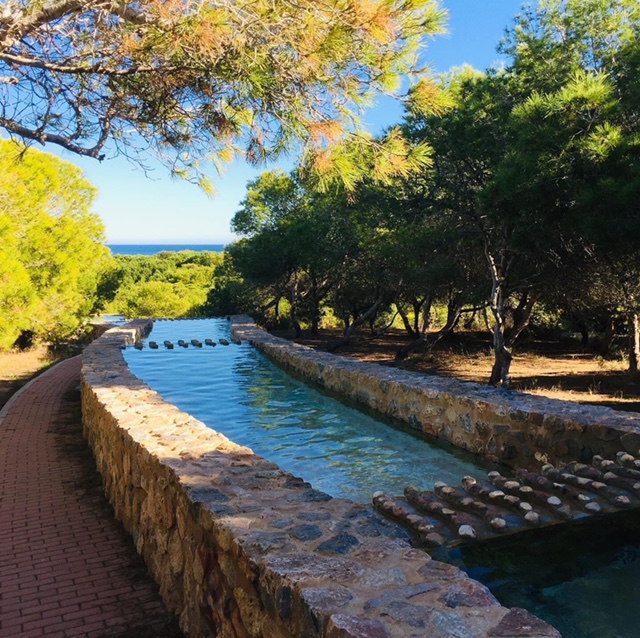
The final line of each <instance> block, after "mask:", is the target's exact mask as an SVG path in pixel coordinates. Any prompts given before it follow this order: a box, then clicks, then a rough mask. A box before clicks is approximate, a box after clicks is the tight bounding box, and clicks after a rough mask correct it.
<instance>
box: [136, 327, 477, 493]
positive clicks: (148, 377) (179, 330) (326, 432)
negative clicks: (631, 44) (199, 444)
mask: <svg viewBox="0 0 640 638" xmlns="http://www.w3.org/2000/svg"><path fill="white" fill-rule="evenodd" d="M152 338H153V339H154V340H155V341H158V342H159V343H162V342H163V341H164V340H165V339H168V340H171V341H174V342H176V341H177V340H178V339H184V340H185V341H189V340H190V339H192V338H197V339H199V340H200V341H204V339H205V338H212V339H214V340H216V341H217V340H218V339H220V338H226V339H229V323H228V322H227V321H224V320H205V321H203V320H199V321H198V320H194V321H179V322H165V321H162V322H156V324H155V327H154V330H153V336H152ZM125 358H126V359H127V362H128V364H129V367H130V368H131V370H132V371H133V372H134V374H136V375H137V376H138V377H140V378H141V379H143V380H144V381H145V382H146V383H148V384H149V385H150V386H151V387H152V388H153V389H154V390H156V391H158V392H159V393H160V394H161V395H162V396H163V397H164V398H165V399H166V400H167V401H170V402H171V403H173V404H175V405H177V406H178V407H179V408H181V409H182V410H185V411H186V412H189V413H190V414H192V415H193V416H194V417H196V418H197V419H199V420H201V421H203V422H204V423H206V424H208V425H209V426H210V427H212V428H214V429H216V430H218V431H220V432H222V433H223V434H225V435H226V436H228V437H229V438H230V439H232V440H233V441H235V442H236V443H239V444H240V445H246V446H248V447H250V448H251V449H253V450H254V452H256V453H257V454H259V455H260V456H263V457H265V458H267V459H269V460H271V461H273V462H275V463H277V464H278V465H279V466H280V467H282V468H283V469H285V470H287V471H289V472H291V473H293V474H295V475H297V476H301V477H302V478H304V479H305V480H306V481H309V482H310V483H311V484H312V485H313V486H314V487H316V488H317V489H320V490H322V491H325V492H327V493H329V494H331V495H332V496H336V497H345V498H350V499H352V500H354V501H357V502H361V503H369V502H370V500H371V494H372V493H373V492H374V491H376V490H378V489H383V490H385V491H387V492H388V493H390V494H401V493H402V490H403V489H404V487H405V486H406V485H407V484H410V483H411V484H414V485H417V486H419V487H422V488H423V489H428V488H431V487H433V484H434V483H435V481H438V480H440V481H445V482H449V483H454V484H455V483H459V482H460V479H461V478H462V477H463V476H464V475H468V474H470V475H476V476H478V475H481V474H482V473H483V472H486V471H487V469H489V468H488V466H487V465H486V464H484V463H482V462H481V461H479V460H477V459H475V457H472V456H471V455H468V454H464V453H461V452H459V451H457V450H455V449H451V448H444V447H440V446H436V445H433V444H431V443H430V442H427V441H425V440H422V439H419V438H417V437H415V436H414V435H412V434H410V433H408V432H403V431H400V430H397V429H393V428H391V427H389V425H388V424H386V423H383V422H381V421H379V420H377V419H374V418H372V417H371V416H369V415H367V414H364V413H363V412H360V411H358V410H355V409H353V408H351V407H349V406H347V405H344V404H342V403H341V402H339V401H337V400H335V399H333V398H330V397H327V396H325V395H323V394H321V393H319V392H318V391H316V390H314V389H312V388H310V387H308V386H306V385H304V384H303V383H301V382H299V381H298V380H296V379H294V378H292V377H291V376H289V375H288V374H286V373H285V372H284V371H282V370H280V369H279V368H278V367H276V366H274V365H273V364H271V363H270V362H269V361H267V360H266V359H265V358H264V357H263V356H262V355H261V354H260V353H258V352H257V351H256V350H254V349H253V348H251V347H250V346H249V345H248V344H243V345H241V346H237V345H231V346H220V345H218V346H217V347H215V348H207V347H203V348H202V349H200V348H188V349H183V348H176V349H174V350H164V349H160V350H153V351H152V350H148V349H144V350H142V351H137V350H133V349H128V350H127V351H126V352H125Z"/></svg>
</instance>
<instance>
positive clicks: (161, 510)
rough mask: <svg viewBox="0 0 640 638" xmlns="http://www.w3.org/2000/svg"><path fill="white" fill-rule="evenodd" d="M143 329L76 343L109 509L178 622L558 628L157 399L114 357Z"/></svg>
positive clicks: (467, 633)
mask: <svg viewBox="0 0 640 638" xmlns="http://www.w3.org/2000/svg"><path fill="white" fill-rule="evenodd" d="M245 328H246V329H247V330H248V329H249V327H248V326H247V324H246V322H245ZM149 329H150V324H149V323H145V322H136V323H134V324H131V325H130V326H128V327H125V328H115V329H113V330H110V331H109V332H107V333H106V334H105V335H104V336H103V337H101V338H100V339H98V340H97V341H95V342H94V343H93V344H91V345H90V346H89V347H88V348H87V349H86V350H85V352H84V358H83V381H82V402H83V422H84V432H85V436H86V438H87V440H88V442H89V443H90V445H91V447H92V449H93V452H94V455H95V459H96V463H97V466H98V469H99V470H100V472H101V474H102V476H103V479H104V485H105V491H106V493H107V495H108V497H109V499H110V501H111V503H112V505H113V507H114V509H115V512H116V516H117V517H118V518H119V519H120V520H121V521H122V522H123V524H124V526H125V528H126V529H127V530H128V531H129V532H130V533H131V534H132V536H133V538H134V540H135V543H136V546H137V548H138V551H139V552H140V553H141V554H142V556H143V557H144V559H145V560H146V562H147V565H148V566H149V569H150V571H151V572H152V574H153V575H154V576H155V578H156V580H157V582H158V583H159V585H160V590H161V593H162V596H163V598H164V600H165V602H166V604H167V606H168V608H169V609H171V610H172V611H174V612H175V613H176V614H177V615H179V617H180V622H181V626H182V627H183V629H184V630H185V633H187V634H188V635H189V636H191V637H193V638H200V637H207V636H220V637H222V638H249V637H251V638H412V637H414V638H417V637H420V638H423V637H424V636H430V638H445V637H447V638H451V637H453V636H455V637H458V638H489V637H498V636H502V637H508V636H520V637H537V638H543V637H547V638H548V637H551V636H553V637H558V636H559V634H558V632H557V631H555V630H554V629H553V628H551V627H549V626H548V625H546V624H545V623H543V622H542V621H540V620H538V619H537V618H535V617H533V616H531V615H530V614H528V613H527V612H526V611H523V610H519V609H513V610H508V609H505V608H504V607H502V606H500V604H499V603H498V602H497V601H496V600H495V598H494V597H493V596H492V595H491V594H490V592H489V591H488V590H487V589H486V588H485V587H484V586H483V585H481V584H479V583H477V582H475V581H473V580H471V579H469V578H467V577H466V576H465V575H464V574H463V573H462V572H461V571H459V570H458V569H457V568H455V567H452V566H450V565H446V564H443V563H440V562H438V561H435V560H432V559H431V558H430V557H429V556H428V555H427V554H426V553H424V552H422V551H419V550H416V549H413V548H412V547H411V545H410V544H409V542H408V538H407V537H406V536H405V535H404V534H405V532H404V531H402V530H401V529H400V528H399V527H397V526H395V525H393V524H391V523H389V522H387V521H386V520H385V519H384V518H382V517H380V516H379V515H378V514H376V513H375V512H374V511H373V510H372V508H370V507H366V506H362V505H358V504H355V503H353V502H351V501H348V500H343V499H333V498H331V497H329V496H328V495H326V494H324V493H322V492H319V491H317V490H315V489H313V488H312V487H311V486H310V485H308V484H306V483H304V482H303V481H302V480H301V479H298V478H296V477H293V476H291V475H290V474H287V473H285V472H283V471H282V470H280V469H279V468H278V467H277V466H276V465H274V464H273V463H270V462H268V461H265V460H264V459H262V458H260V457H258V456H256V455H254V454H253V453H252V452H251V450H249V449H247V448H244V447H240V446H238V445H236V444H234V443H233V442H231V441H229V440H228V439H226V438H225V437H224V436H222V435H220V434H218V433H217V432H215V431H214V430H212V429H210V428H207V427H206V426H205V425H204V424H202V423H200V422H199V421H197V420H195V419H193V418H192V417H191V416H189V415H188V414H185V413H183V412H181V411H179V410H178V409H177V408H176V407H174V406H172V405H170V404H167V403H166V402H164V401H163V400H162V398H161V397H160V396H159V395H158V394H156V393H155V392H153V391H151V390H150V389H149V388H148V387H147V386H145V385H144V384H143V383H142V382H141V381H140V380H138V379H137V378H136V377H134V376H133V375H132V374H131V373H130V372H129V370H128V368H127V366H126V363H125V362H124V359H123V357H122V352H121V348H123V347H124V346H125V345H126V344H131V343H133V341H135V340H136V339H139V338H140V337H141V335H143V334H144V333H145V332H148V330H149ZM245 334H248V333H245ZM252 338H257V335H255V334H253V336H252ZM266 343H267V342H266V341H263V345H264V344H266ZM269 343H270V348H271V350H272V351H273V350H274V348H277V347H278V346H277V345H276V344H275V342H271V341H269ZM279 347H281V348H282V352H283V353H284V352H285V351H290V349H291V347H290V346H289V345H285V344H280V346H279ZM323 365H326V364H323ZM392 391H393V388H392V387H389V388H388V389H387V390H386V392H387V393H391V392H392ZM363 392H368V391H366V390H364V388H363ZM400 396H401V397H402V398H400ZM400 396H399V397H398V399H397V402H398V405H399V406H402V405H403V404H404V402H406V401H409V399H408V398H405V396H404V395H400ZM398 409H399V410H400V409H402V408H401V407H399V408H398Z"/></svg>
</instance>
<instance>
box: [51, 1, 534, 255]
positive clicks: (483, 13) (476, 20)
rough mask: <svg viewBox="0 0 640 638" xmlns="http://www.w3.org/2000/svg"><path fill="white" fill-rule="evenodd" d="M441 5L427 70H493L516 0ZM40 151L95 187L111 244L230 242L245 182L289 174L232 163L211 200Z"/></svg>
mask: <svg viewBox="0 0 640 638" xmlns="http://www.w3.org/2000/svg"><path fill="white" fill-rule="evenodd" d="M441 5H442V6H443V7H444V8H445V9H447V11H448V13H449V19H448V23H447V32H448V33H447V34H446V35H441V36H437V37H435V38H434V39H433V40H431V41H430V42H429V44H428V47H427V49H426V51H425V53H424V56H423V57H424V58H425V59H426V60H427V61H428V63H429V65H430V66H431V68H432V70H433V71H434V72H435V73H444V72H446V71H448V70H449V69H450V68H452V67H456V66H461V65H463V64H470V65H472V66H473V67H475V68H476V69H480V70H484V69H486V68H488V67H489V66H492V65H496V64H499V63H500V57H499V55H498V54H497V52H496V46H497V44H498V42H499V41H500V39H501V38H502V36H503V35H504V31H505V28H506V27H507V26H509V25H511V24H512V22H513V18H514V16H515V15H516V14H517V13H518V11H519V9H520V7H521V5H522V0H441ZM401 116H402V109H401V107H400V106H399V105H398V104H397V103H396V102H393V101H392V100H390V99H388V98H383V99H381V100H380V101H379V103H378V104H377V105H374V106H373V107H372V109H371V110H370V111H368V112H367V113H366V114H365V117H364V119H365V121H366V122H367V123H368V125H369V128H370V130H371V131H372V132H373V133H376V132H378V131H380V130H381V129H382V128H384V127H385V126H389V125H392V124H395V123H397V122H399V121H400V119H401ZM44 150H47V151H50V152H53V153H55V154H56V155H58V156H60V157H62V158H64V159H66V160H67V161H70V162H72V163H74V164H76V165H77V166H80V168H82V170H83V171H84V172H85V175H86V177H87V178H88V180H89V181H90V182H91V183H92V184H94V185H95V186H97V187H98V190H99V195H98V197H97V199H96V202H95V203H94V206H93V211H94V212H96V213H97V214H98V215H100V217H101V218H102V221H103V223H104V225H105V228H106V234H107V243H110V244H226V243H229V242H231V241H233V239H234V236H233V234H232V232H231V230H230V221H231V218H232V217H233V215H234V213H235V212H236V211H237V210H238V209H239V208H240V202H241V201H242V200H243V199H244V196H245V193H246V186H247V183H248V182H249V181H250V180H252V179H255V178H256V177H257V176H258V175H259V174H260V173H261V172H263V171H265V170H269V169H273V168H279V167H281V168H283V170H286V171H288V170H291V168H293V164H289V165H286V164H284V165H277V164H272V165H267V166H261V167H259V168H255V167H250V166H248V165H247V164H246V163H244V162H243V161H242V160H237V161H235V162H234V163H233V164H231V165H229V166H228V167H227V169H226V170H225V172H224V174H223V175H221V176H218V175H212V180H213V183H214V186H215V189H216V194H215V196H214V197H213V198H210V197H208V196H207V195H205V194H204V193H203V192H202V191H201V190H200V189H199V188H198V187H197V186H195V185H193V184H190V183H188V182H184V181H182V180H178V179H172V178H171V177H170V176H169V174H168V171H167V169H165V168H163V167H162V166H160V165H157V166H155V167H154V170H153V171H152V172H151V174H150V175H145V173H144V172H143V171H141V170H140V169H139V168H137V167H136V166H135V165H134V164H132V163H130V162H129V161H128V160H127V159H126V158H124V157H122V156H120V157H115V158H108V159H105V160H104V161H102V162H98V161H97V160H91V159H88V158H80V157H78V156H76V155H72V154H71V153H68V152H67V151H62V150H58V149H56V148H54V147H47V148H45V149H44Z"/></svg>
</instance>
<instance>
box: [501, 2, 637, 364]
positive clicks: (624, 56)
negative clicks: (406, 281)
mask: <svg viewBox="0 0 640 638" xmlns="http://www.w3.org/2000/svg"><path fill="white" fill-rule="evenodd" d="M639 33H640V6H639V5H638V3H637V2H631V1H627V0H588V1H587V2H576V1H574V0H566V1H564V2H561V1H559V0H554V1H553V2H548V3H545V5H543V7H542V8H540V9H538V11H537V12H531V11H530V12H529V14H528V16H527V17H526V18H525V19H521V20H520V21H519V22H518V23H517V24H516V27H515V28H514V29H513V30H512V32H511V34H510V39H509V40H508V41H507V42H506V44H505V47H506V48H507V49H508V50H510V51H512V52H513V54H514V62H513V65H512V67H511V69H510V72H511V73H512V74H513V75H514V76H516V77H517V78H518V79H519V82H520V85H521V86H526V87H529V88H530V89H533V90H532V91H531V92H530V94H529V95H528V96H527V97H526V99H524V100H522V101H521V102H520V103H519V104H518V106H517V107H516V108H515V109H514V110H513V113H512V118H511V130H512V133H513V137H512V145H511V147H510V149H509V150H508V151H507V152H506V154H505V159H504V161H503V162H502V164H501V166H500V168H499V170H498V174H497V179H496V181H495V184H494V188H493V191H494V192H493V194H494V195H497V197H494V198H493V201H494V204H497V205H501V206H505V207H506V208H507V209H513V208H514V207H515V206H517V207H518V208H519V209H520V211H527V215H528V217H529V219H530V220H531V221H530V224H529V227H528V229H527V232H529V233H530V232H531V228H532V227H536V228H541V227H546V228H553V229H555V233H554V235H553V237H552V236H549V239H548V241H547V242H546V246H545V249H544V250H546V252H547V253H553V256H554V257H555V260H556V261H557V262H558V267H559V270H560V271H562V270H563V269H564V266H565V265H566V264H572V265H573V266H574V268H575V267H576V261H577V260H579V259H582V261H583V262H590V263H589V264H587V263H585V264H584V265H582V266H580V265H578V266H577V268H578V271H582V272H584V273H589V278H588V279H587V280H586V281H585V282H584V285H583V287H582V288H583V293H582V294H583V296H584V297H585V298H589V297H592V296H593V295H590V292H589V289H594V290H595V289H598V290H599V292H600V298H601V299H602V294H601V293H602V291H603V287H602V285H603V284H605V282H606V286H607V287H608V294H607V295H606V296H608V301H607V302H606V305H607V306H608V307H609V312H610V314H612V315H614V316H615V315H616V314H622V315H624V316H625V317H626V318H627V323H628V331H629V336H630V356H629V364H630V369H632V370H636V369H637V366H638V358H639V357H640V332H639V330H638V312H639V309H640V288H639V286H640V284H639V282H640V271H639V269H638V266H637V264H638V257H639V256H640V254H639V253H638V248H637V247H638V241H639V240H640V221H639V220H640V217H639V215H638V206H637V201H638V195H639V194H640V161H639V155H638V151H639V149H640V137H639V136H640V129H639V126H638V125H639V123H640V119H639V117H638V103H637V100H636V98H637V96H638V80H637V78H638V75H637V72H638V71H639V70H640V65H639V64H638V61H639V58H638V55H639V54H638V37H637V36H638V34H639ZM550 67H551V68H552V69H553V70H554V73H553V74H551V75H552V79H550V77H549V72H548V71H549V68H550ZM572 279H573V278H572ZM557 280H560V281H561V280H562V279H560V278H557ZM564 280H565V281H568V280H569V279H568V278H564ZM596 282H598V283H596ZM563 293H564V294H565V295H567V296H570V293H569V292H568V291H567V290H566V288H565V290H564V291H563ZM618 309H619V310H618Z"/></svg>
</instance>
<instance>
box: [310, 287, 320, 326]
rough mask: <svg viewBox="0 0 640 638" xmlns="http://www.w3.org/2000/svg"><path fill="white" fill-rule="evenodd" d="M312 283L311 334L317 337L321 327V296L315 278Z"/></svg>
mask: <svg viewBox="0 0 640 638" xmlns="http://www.w3.org/2000/svg"><path fill="white" fill-rule="evenodd" d="M311 282H312V288H311V334H312V335H317V334H318V331H319V327H320V298H319V297H320V296H319V295H318V283H317V282H316V280H315V278H312V279H311Z"/></svg>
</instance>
